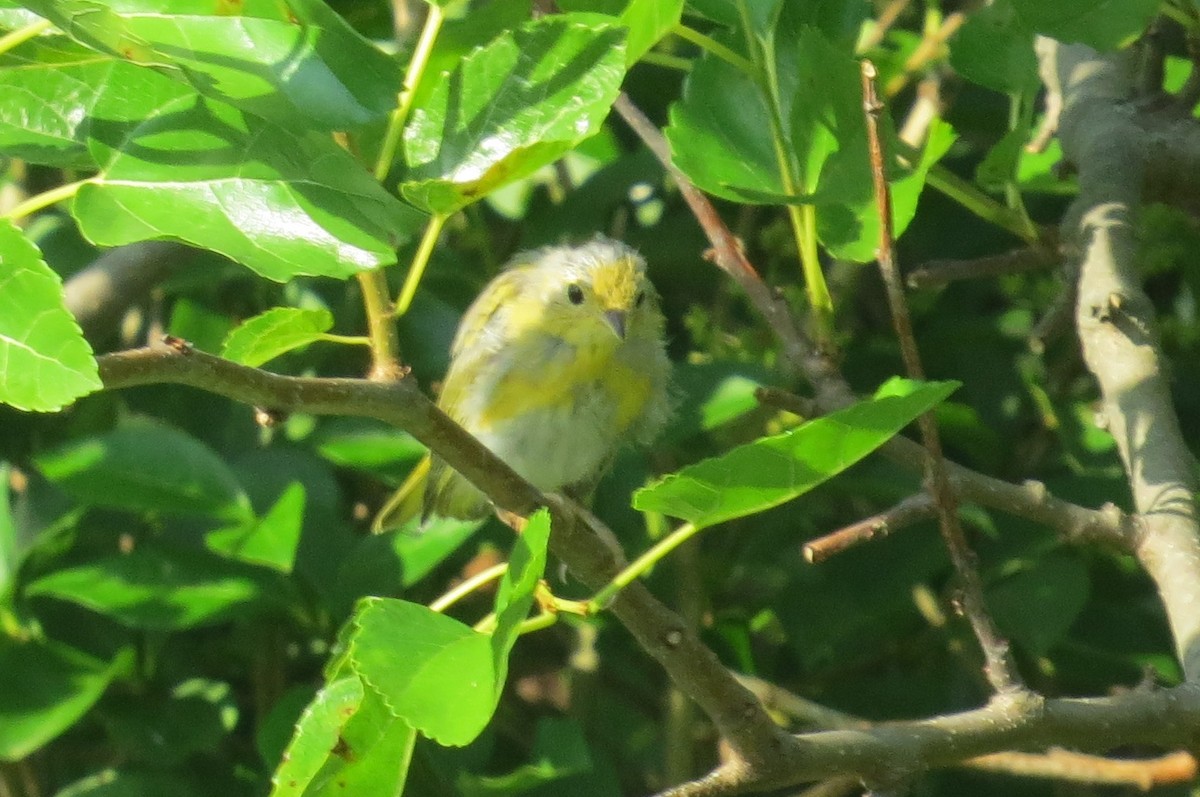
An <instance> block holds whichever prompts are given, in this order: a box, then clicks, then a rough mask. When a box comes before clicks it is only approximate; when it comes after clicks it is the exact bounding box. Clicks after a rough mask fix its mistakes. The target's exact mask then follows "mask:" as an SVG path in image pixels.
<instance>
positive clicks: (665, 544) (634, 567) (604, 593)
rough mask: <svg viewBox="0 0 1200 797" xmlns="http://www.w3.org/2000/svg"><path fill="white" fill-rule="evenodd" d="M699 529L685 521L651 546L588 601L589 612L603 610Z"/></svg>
mask: <svg viewBox="0 0 1200 797" xmlns="http://www.w3.org/2000/svg"><path fill="white" fill-rule="evenodd" d="M699 531H700V529H699V528H697V527H696V526H694V525H693V524H691V523H684V524H683V525H682V526H680V527H679V528H677V529H675V530H674V531H672V532H671V533H670V534H668V535H667V536H665V537H663V538H662V539H661V540H659V541H658V542H656V543H655V544H654V545H653V546H651V547H650V549H649V550H647V551H646V552H645V553H643V554H642V555H641V556H639V557H638V558H637V559H635V560H634V561H633V562H632V563H631V564H630V565H629V566H628V567H626V568H625V569H624V570H622V571H621V572H620V573H617V575H616V576H615V577H614V578H613V580H612V581H610V582H609V583H608V585H607V586H606V587H604V589H602V590H600V591H599V592H597V593H596V594H595V595H594V596H592V599H591V600H590V601H588V602H587V607H588V613H589V614H595V613H597V612H600V611H603V610H604V609H605V607H607V606H608V605H609V604H610V603H612V600H613V598H615V597H616V596H617V593H618V592H620V591H621V590H623V589H625V587H627V586H629V585H630V584H632V583H633V582H634V581H635V580H636V579H638V578H640V577H641V576H642V574H643V573H645V572H646V571H647V570H649V569H650V568H652V567H654V565H655V564H656V563H657V562H658V560H659V559H662V558H663V557H664V556H666V555H667V554H669V553H670V552H671V551H673V550H675V549H676V548H678V547H679V546H680V545H683V544H684V543H685V542H687V541H688V540H690V539H691V538H692V537H694V536H695V535H696V533H697V532H699Z"/></svg>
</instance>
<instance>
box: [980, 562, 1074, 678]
mask: <svg viewBox="0 0 1200 797" xmlns="http://www.w3.org/2000/svg"><path fill="white" fill-rule="evenodd" d="M1089 592H1090V584H1089V579H1088V572H1087V567H1086V566H1085V565H1084V564H1083V562H1081V561H1080V560H1079V559H1078V558H1077V557H1075V556H1071V555H1070V554H1067V553H1055V554H1051V555H1049V556H1047V557H1045V558H1044V559H1039V560H1037V561H1035V562H1033V563H1032V564H1030V565H1029V566H1027V567H1024V568H1022V569H1021V570H1019V571H1017V573H1016V574H1014V575H1011V576H1008V577H1007V578H1005V579H1003V580H1001V581H1000V582H998V583H996V584H993V585H990V586H989V587H988V588H987V590H986V592H985V596H984V597H985V599H986V601H987V605H988V608H989V609H990V610H991V612H992V616H993V617H995V618H996V624H997V625H999V626H1000V630H1001V632H1002V633H1004V634H1006V635H1007V636H1009V637H1010V638H1011V639H1012V640H1013V641H1014V642H1017V643H1018V644H1020V645H1023V646H1024V647H1026V648H1027V649H1028V650H1029V652H1030V653H1032V654H1033V655H1035V656H1044V655H1045V654H1047V653H1049V652H1050V651H1051V649H1053V648H1054V646H1055V645H1057V644H1058V643H1059V642H1061V641H1062V640H1063V639H1064V638H1065V637H1066V636H1067V632H1068V631H1069V630H1070V629H1071V625H1072V623H1074V622H1075V618H1076V617H1078V616H1079V613H1080V612H1081V611H1083V607H1084V605H1085V604H1086V603H1087V600H1088V593H1089Z"/></svg>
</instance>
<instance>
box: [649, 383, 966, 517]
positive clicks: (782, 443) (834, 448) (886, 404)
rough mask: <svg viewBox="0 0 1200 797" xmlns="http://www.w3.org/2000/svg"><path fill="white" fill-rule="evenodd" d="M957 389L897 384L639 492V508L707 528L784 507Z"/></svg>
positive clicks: (733, 450) (882, 442)
mask: <svg viewBox="0 0 1200 797" xmlns="http://www.w3.org/2000/svg"><path fill="white" fill-rule="evenodd" d="M957 387H958V383H957V382H928V383H920V382H908V381H906V380H893V381H892V382H889V383H888V384H885V385H884V386H883V387H881V388H880V390H879V392H878V393H877V394H876V398H874V399H872V400H870V401H864V402H862V403H859V404H855V405H854V406H852V407H848V408H846V409H844V410H839V411H838V412H835V413H833V414H831V415H827V416H825V417H824V418H817V419H815V420H812V421H809V422H808V423H805V424H803V425H801V426H799V427H797V428H795V429H792V430H790V431H787V432H784V433H783V434H779V435H773V436H771V437H764V438H762V439H759V440H756V441H754V442H753V443H749V444H747V445H743V446H738V447H737V448H734V449H732V450H731V451H728V452H726V453H724V454H722V455H721V456H719V457H714V458H712V459H706V460H703V461H702V462H698V463H696V464H695V465H690V466H688V467H686V468H684V469H683V470H681V471H678V472H677V473H673V474H671V475H669V476H666V477H664V478H663V479H661V480H660V481H658V482H656V483H655V484H652V485H650V486H649V487H644V488H642V489H641V490H638V491H637V492H636V493H635V494H634V497H633V505H634V507H635V508H637V509H640V510H642V511H653V512H662V513H663V514H666V515H670V516H672V517H677V518H682V519H683V520H687V521H690V522H692V523H694V524H696V525H697V526H700V527H703V526H711V525H713V524H714V523H721V522H724V521H726V520H732V519H733V518H737V517H742V516H744V515H749V514H753V513H755V512H761V511H763V510H765V509H769V508H771V507H773V506H778V505H779V504H782V503H784V502H785V501H790V500H791V499H793V498H795V497H796V496H799V495H803V494H804V493H806V492H808V491H809V490H811V489H812V488H813V487H816V486H817V485H818V484H821V483H822V482H824V481H826V480H828V479H830V478H832V477H833V476H835V475H837V474H838V473H841V472H842V471H843V470H845V469H846V468H848V467H850V466H851V465H853V464H854V463H855V462H858V461H859V460H860V459H862V458H863V457H865V456H866V455H867V454H869V453H871V452H872V451H874V450H875V449H876V448H878V447H879V446H881V445H883V444H884V443H885V442H887V441H888V440H889V439H891V438H892V437H894V436H895V435H896V434H897V433H898V432H899V431H900V430H901V429H903V428H904V427H905V426H907V425H908V424H909V423H911V422H912V421H913V419H915V418H916V417H917V416H918V415H920V414H921V413H923V412H926V411H927V410H929V409H930V408H932V407H933V406H934V405H936V404H937V403H938V402H939V401H941V400H942V399H944V398H946V396H948V395H950V394H951V393H952V392H953V391H954V390H955V389H956V388H957Z"/></svg>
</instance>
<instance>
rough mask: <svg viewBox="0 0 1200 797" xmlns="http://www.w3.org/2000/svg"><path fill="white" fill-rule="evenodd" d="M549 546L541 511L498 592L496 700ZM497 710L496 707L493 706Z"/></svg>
mask: <svg viewBox="0 0 1200 797" xmlns="http://www.w3.org/2000/svg"><path fill="white" fill-rule="evenodd" d="M549 542H550V512H549V511H547V510H545V509H539V510H538V511H537V512H535V513H534V514H533V515H531V516H530V517H529V522H528V523H527V524H526V525H525V530H524V531H522V532H521V534H520V535H519V536H518V537H517V538H516V541H515V542H514V543H513V548H512V553H511V554H509V557H508V570H506V571H505V572H504V577H503V578H501V579H500V587H499V589H498V590H497V591H496V607H495V613H496V630H495V631H493V632H492V649H493V655H494V661H493V664H494V668H495V673H496V684H495V688H496V693H495V700H496V701H499V700H500V690H501V689H502V688H503V687H504V678H505V676H506V674H507V673H508V654H509V651H511V650H512V646H513V645H514V644H515V643H516V641H517V629H518V627H519V626H520V625H521V622H522V621H523V620H524V619H525V618H526V617H528V616H529V609H530V607H531V606H532V605H533V593H534V590H535V589H536V588H537V585H538V581H539V580H540V579H541V577H542V575H543V574H544V573H545V572H546V546H547V545H548V544H549ZM493 706H494V704H493Z"/></svg>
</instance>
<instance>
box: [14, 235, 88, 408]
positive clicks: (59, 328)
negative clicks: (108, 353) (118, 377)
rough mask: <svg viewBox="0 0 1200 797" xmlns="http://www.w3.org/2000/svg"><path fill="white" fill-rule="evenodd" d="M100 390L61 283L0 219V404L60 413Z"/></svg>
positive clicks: (19, 236) (39, 256)
mask: <svg viewBox="0 0 1200 797" xmlns="http://www.w3.org/2000/svg"><path fill="white" fill-rule="evenodd" d="M100 387H101V383H100V376H99V373H98V371H97V368H96V359H95V358H94V357H93V356H92V348H91V346H89V345H88V344H87V341H85V340H84V339H83V333H82V332H80V331H79V324H78V323H76V321H75V318H74V317H73V316H72V315H71V314H70V313H69V312H68V311H67V308H66V305H65V304H64V303H63V296H62V280H60V279H59V277H58V275H57V274H55V273H54V272H53V271H52V270H51V269H50V267H49V266H47V265H46V263H45V262H44V261H43V260H42V256H41V253H40V252H39V251H38V250H37V247H35V246H34V245H33V244H32V243H30V242H29V240H28V239H26V238H25V236H24V235H23V234H22V233H21V231H20V230H18V229H17V228H16V227H14V226H13V224H12V222H11V221H8V220H0V402H3V403H5V404H9V405H12V406H14V407H16V408H17V409H23V410H38V411H48V410H59V409H62V408H63V407H64V406H66V405H67V404H70V403H71V402H72V401H74V400H75V399H77V398H79V397H80V396H84V395H87V394H88V393H91V392H92V391H94V390H99V389H100Z"/></svg>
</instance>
